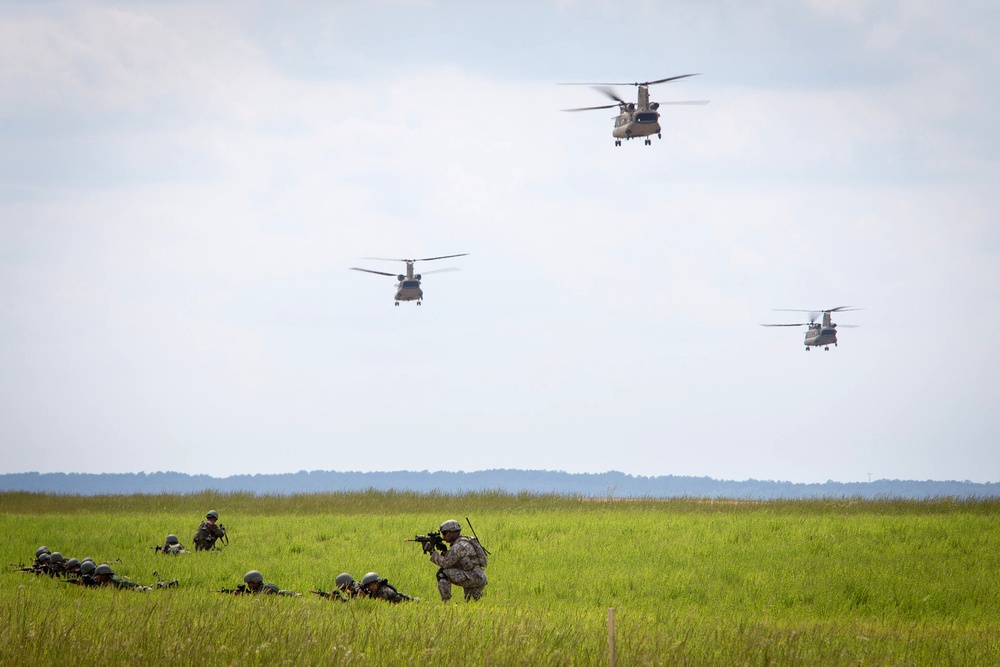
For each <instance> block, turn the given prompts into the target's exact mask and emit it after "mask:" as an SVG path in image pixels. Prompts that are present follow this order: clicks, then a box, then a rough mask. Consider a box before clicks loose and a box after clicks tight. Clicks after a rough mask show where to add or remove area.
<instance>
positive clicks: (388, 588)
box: [361, 572, 420, 604]
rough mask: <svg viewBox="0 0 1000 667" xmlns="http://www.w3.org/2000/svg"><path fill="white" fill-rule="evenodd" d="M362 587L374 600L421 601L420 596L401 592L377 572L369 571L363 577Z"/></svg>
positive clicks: (394, 602) (393, 601) (395, 601)
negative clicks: (412, 596)
mask: <svg viewBox="0 0 1000 667" xmlns="http://www.w3.org/2000/svg"><path fill="white" fill-rule="evenodd" d="M361 588H362V589H364V592H365V594H366V595H367V596H368V597H370V598H372V599H373V600H385V601H386V602H392V603H393V604H396V603H399V602H402V601H404V600H414V601H416V602H420V598H411V597H410V596H409V595H404V594H403V593H400V592H399V591H397V590H396V588H395V587H394V586H393V585H392V584H390V583H389V580H388V579H383V578H382V577H380V576H378V574H377V573H375V572H369V573H368V574H366V575H365V576H364V577H362V578H361Z"/></svg>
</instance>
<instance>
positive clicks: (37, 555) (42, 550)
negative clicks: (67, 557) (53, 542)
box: [34, 546, 52, 567]
mask: <svg viewBox="0 0 1000 667" xmlns="http://www.w3.org/2000/svg"><path fill="white" fill-rule="evenodd" d="M51 553H52V552H51V551H49V548H48V547H45V546H42V547H38V548H37V549H35V563H34V567H41V566H42V563H41V562H40V561H39V560H38V559H39V558H41V557H42V554H45V555H49V554H51ZM46 560H48V559H46Z"/></svg>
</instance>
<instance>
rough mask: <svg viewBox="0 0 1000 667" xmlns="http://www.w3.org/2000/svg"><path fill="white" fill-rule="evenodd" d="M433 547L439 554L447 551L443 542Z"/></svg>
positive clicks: (446, 546)
mask: <svg viewBox="0 0 1000 667" xmlns="http://www.w3.org/2000/svg"><path fill="white" fill-rule="evenodd" d="M434 546H435V547H437V550H438V551H440V552H441V553H444V552H446V551H447V550H448V545H446V544H445V543H444V542H438V543H437V544H435V545H434Z"/></svg>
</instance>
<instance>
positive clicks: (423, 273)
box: [420, 266, 462, 276]
mask: <svg viewBox="0 0 1000 667" xmlns="http://www.w3.org/2000/svg"><path fill="white" fill-rule="evenodd" d="M461 270H462V269H459V268H456V267H454V266H449V267H448V268H447V269H434V270H432V271H421V272H420V275H422V276H426V275H427V274H428V273H448V272H450V271H461Z"/></svg>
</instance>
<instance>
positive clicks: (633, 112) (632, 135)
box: [559, 74, 708, 146]
mask: <svg viewBox="0 0 1000 667" xmlns="http://www.w3.org/2000/svg"><path fill="white" fill-rule="evenodd" d="M689 76H698V75H697V74H681V75H679V76H670V77H667V78H666V79H657V80H656V81H643V82H642V83H639V82H638V81H635V82H632V83H563V84H559V85H563V86H592V87H593V88H594V90H597V91H600V92H601V93H602V94H603V95H604V96H605V97H607V98H609V99H612V100H614V101H615V103H614V104H604V105H601V106H596V107H580V108H578V109H563V111H594V110H596V109H613V108H615V107H618V115H617V116H616V117H615V129H614V130H613V131H612V132H611V135H612V136H613V137H614V138H615V146H621V145H622V139H624V140H626V141H628V140H630V139H638V138H640V137H643V138H644V140H645V143H646V145H647V146H650V145H652V143H653V140H652V139H650V137H651V136H652V135H654V134H655V135H656V136H657V138H660V139H662V138H663V135H662V133H661V128H660V112H659V111H657V109H659V108H660V106H661V105H664V104H708V100H689V101H677V102H650V101H649V87H650V86H653V85H656V84H658V83H666V82H668V81H677V80H678V79H686V78H687V77H689ZM611 86H635V87H636V88H638V89H639V90H638V97H637V100H636V102H635V104H633V103H632V102H626V101H625V100H623V99H622V98H621V97H619V96H618V94H617V93H616V92H615V91H614V90H613V89H612V88H611Z"/></svg>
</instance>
